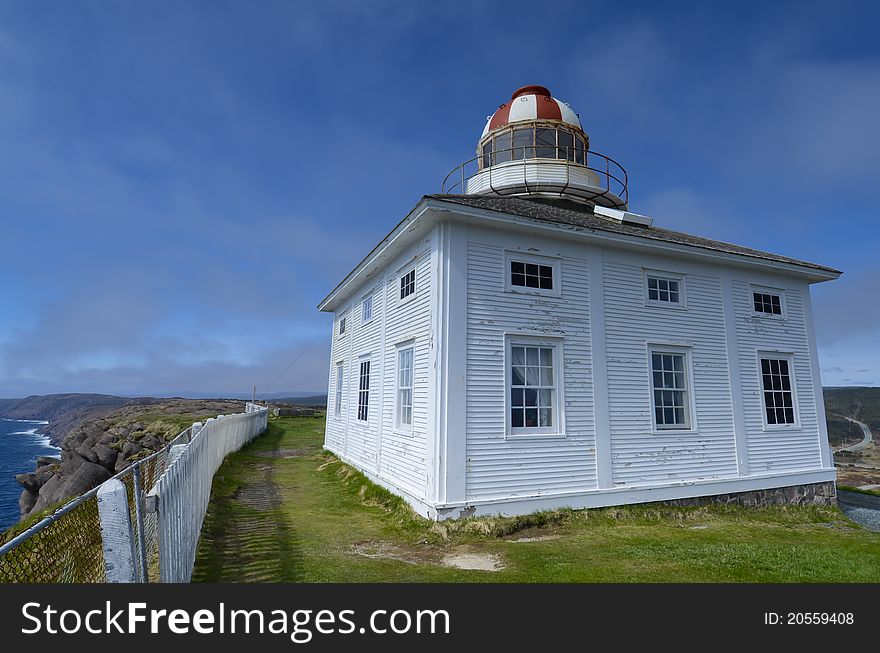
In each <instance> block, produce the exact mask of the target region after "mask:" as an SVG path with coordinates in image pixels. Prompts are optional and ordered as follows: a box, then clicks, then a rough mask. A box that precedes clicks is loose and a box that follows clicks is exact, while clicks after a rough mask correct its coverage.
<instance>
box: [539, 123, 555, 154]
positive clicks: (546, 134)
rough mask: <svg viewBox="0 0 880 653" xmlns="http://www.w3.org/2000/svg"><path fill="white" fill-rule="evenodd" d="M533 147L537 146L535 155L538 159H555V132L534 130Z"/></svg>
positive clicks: (553, 130) (551, 130) (552, 130)
mask: <svg viewBox="0 0 880 653" xmlns="http://www.w3.org/2000/svg"><path fill="white" fill-rule="evenodd" d="M535 145H537V147H536V148H535V149H536V154H537V155H538V158H539V159H555V158H556V130H555V129H541V128H538V129H536V130H535Z"/></svg>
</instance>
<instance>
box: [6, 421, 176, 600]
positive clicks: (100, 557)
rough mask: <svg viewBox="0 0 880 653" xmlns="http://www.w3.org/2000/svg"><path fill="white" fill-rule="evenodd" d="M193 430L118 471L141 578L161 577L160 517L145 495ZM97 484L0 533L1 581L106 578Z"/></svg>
mask: <svg viewBox="0 0 880 653" xmlns="http://www.w3.org/2000/svg"><path fill="white" fill-rule="evenodd" d="M191 433H192V427H190V428H187V429H186V430H185V431H183V432H182V433H181V434H180V435H178V436H177V437H175V438H174V439H173V440H171V441H170V442H168V443H167V444H166V445H165V446H164V447H163V448H162V449H161V450H159V451H157V452H155V453H153V454H151V455H150V456H147V457H145V458H142V459H140V460H137V461H135V462H134V463H132V464H131V465H130V466H129V467H126V468H125V469H124V470H122V471H121V472H119V473H118V474H116V476H114V477H113V478H115V479H118V480H120V481H121V482H122V483H123V484H124V485H125V488H126V491H127V494H128V504H129V513H130V518H131V524H132V526H133V531H134V536H135V538H136V540H135V541H136V542H137V544H138V554H139V555H137V556H136V559H137V578H138V579H139V580H140V581H141V582H147V581H148V580H158V557H159V538H158V533H159V529H158V517H157V515H156V514H155V513H152V514H150V513H144V511H143V510H142V497H143V496H144V495H146V493H147V492H149V490H150V489H151V488H152V487H154V486H155V484H156V482H157V481H158V479H159V478H160V477H161V475H162V474H163V473H164V472H165V468H166V465H167V461H168V452H169V451H170V449H171V447H172V446H174V445H177V444H185V443H187V442H189V440H190V434H191ZM98 487H100V486H98ZM98 487H95V488H93V489H91V490H89V491H88V492H86V493H85V494H82V495H80V496H78V497H76V498H75V499H73V500H71V501H69V502H68V503H66V504H64V505H63V506H61V507H60V508H58V509H57V510H55V511H54V512H53V513H51V514H49V515H48V516H46V517H43V518H42V519H40V520H39V521H37V522H35V523H33V524H31V525H29V526H28V525H25V526H19V527H13V528H11V529H10V530H8V531H6V532H5V533H2V534H0V583H102V582H105V581H106V576H105V573H104V551H103V547H102V541H101V521H100V518H99V516H98V498H97V496H98ZM151 570H152V573H151Z"/></svg>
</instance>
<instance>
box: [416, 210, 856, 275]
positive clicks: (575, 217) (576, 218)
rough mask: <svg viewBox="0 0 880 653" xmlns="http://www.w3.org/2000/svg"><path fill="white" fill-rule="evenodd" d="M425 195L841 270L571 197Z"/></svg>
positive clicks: (831, 270)
mask: <svg viewBox="0 0 880 653" xmlns="http://www.w3.org/2000/svg"><path fill="white" fill-rule="evenodd" d="M426 197H428V198H431V199H435V200H441V201H443V202H451V203H453V204H461V205H463V206H470V207H474V208H478V209H486V210H489V211H498V212H499V213H506V214H508V215H516V216H519V217H523V218H532V219H535V220H541V221H544V222H553V223H556V224H564V225H571V226H574V227H581V228H584V229H595V230H597V231H607V232H611V233H616V234H623V235H626V236H636V237H638V238H646V239H650V240H659V241H663V242H667V243H676V244H679V245H688V246H691V247H700V248H703V249H710V250H714V251H716V252H725V253H728V254H738V255H740V256H750V257H752V258H758V259H764V260H767V261H776V262H779V263H789V264H792V265H799V266H803V267H806V268H812V269H814V270H821V271H823V272H830V273H832V274H840V271H839V270H835V269H834V268H829V267H826V266H824V265H818V264H816V263H809V262H807V261H799V260H798V259H794V258H789V257H788V256H781V255H780V254H771V253H769V252H762V251H759V250H757V249H750V248H748V247H742V246H740V245H732V244H730V243H725V242H721V241H719V240H710V239H709V238H702V237H700V236H692V235H690V234H685V233H681V232H680V231H671V230H669V229H661V228H659V227H654V226H651V227H643V226H641V225H635V224H624V223H621V222H617V221H616V220H613V219H610V218H605V217H602V216H598V215H595V214H594V213H593V209H592V207H591V206H588V205H586V204H581V203H579V202H573V201H571V200H565V199H554V198H541V197H499V196H495V195H427V196H426Z"/></svg>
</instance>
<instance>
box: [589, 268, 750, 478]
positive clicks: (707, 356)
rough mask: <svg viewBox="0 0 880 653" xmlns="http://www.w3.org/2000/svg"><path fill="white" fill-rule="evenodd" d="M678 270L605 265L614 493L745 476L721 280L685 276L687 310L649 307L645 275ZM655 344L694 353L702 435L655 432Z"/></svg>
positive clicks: (697, 432) (698, 431) (696, 274)
mask: <svg viewBox="0 0 880 653" xmlns="http://www.w3.org/2000/svg"><path fill="white" fill-rule="evenodd" d="M643 265H645V266H646V267H657V268H660V269H662V270H665V271H668V272H673V273H676V272H678V273H685V272H686V271H685V270H684V269H681V268H680V267H677V266H676V264H675V262H671V261H666V262H664V261H662V260H660V261H655V262H653V263H652V264H650V265H648V264H647V263H645V259H644V258H642V259H641V264H640V260H634V258H633V257H632V256H630V255H625V254H618V255H615V253H614V252H612V251H606V254H605V263H604V266H603V268H604V302H605V333H606V351H607V359H608V363H607V368H608V394H609V407H610V427H611V458H612V480H613V483H614V485H616V486H620V485H640V484H650V483H653V482H663V481H670V480H690V479H694V480H695V479H709V478H722V477H732V476H736V475H737V466H736V442H735V437H734V431H733V408H732V402H731V396H730V379H729V374H728V364H727V351H726V339H725V328H724V307H723V302H722V295H721V282H720V278H719V277H718V276H716V275H714V274H707V273H701V272H695V271H693V268H688V270H687V273H686V274H685V280H684V282H685V292H686V305H687V308H686V309H684V310H682V309H677V308H673V307H663V306H646V304H645V289H644V283H645V282H644V271H643ZM648 343H652V344H658V345H662V344H673V345H678V346H684V347H688V348H689V354H690V358H691V370H692V374H693V387H694V388H695V396H694V403H695V408H696V410H695V412H696V430H695V432H693V433H690V432H688V433H670V432H656V433H655V432H654V428H653V419H652V414H651V410H652V409H651V393H652V384H651V376H650V367H649V360H648Z"/></svg>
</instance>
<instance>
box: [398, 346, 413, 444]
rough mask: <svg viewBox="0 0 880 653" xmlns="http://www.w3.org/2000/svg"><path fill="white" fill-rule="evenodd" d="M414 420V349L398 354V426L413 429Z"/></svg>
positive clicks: (404, 350) (407, 349)
mask: <svg viewBox="0 0 880 653" xmlns="http://www.w3.org/2000/svg"><path fill="white" fill-rule="evenodd" d="M412 418H413V348H412V347H407V348H406V349H401V350H399V351H398V352H397V425H398V426H400V427H401V428H404V429H410V428H412Z"/></svg>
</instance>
